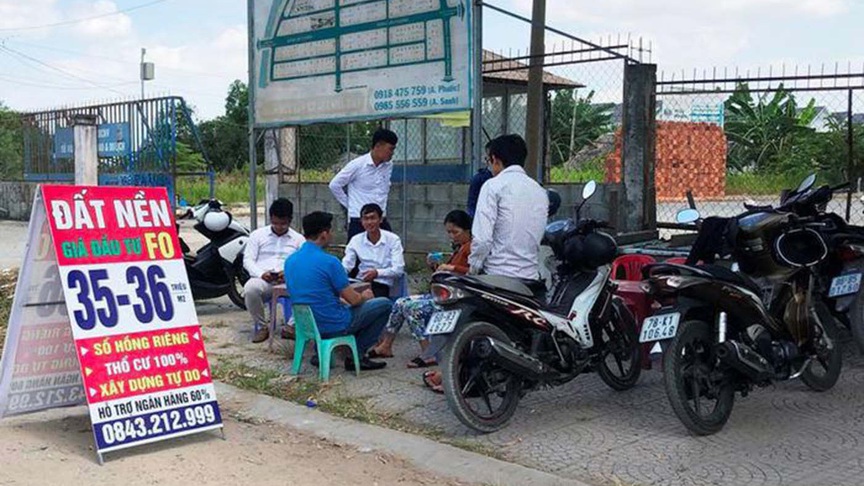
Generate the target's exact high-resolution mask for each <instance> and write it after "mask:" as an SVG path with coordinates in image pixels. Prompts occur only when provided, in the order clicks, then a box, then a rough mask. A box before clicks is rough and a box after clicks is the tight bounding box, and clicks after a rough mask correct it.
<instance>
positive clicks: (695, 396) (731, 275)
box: [639, 209, 842, 435]
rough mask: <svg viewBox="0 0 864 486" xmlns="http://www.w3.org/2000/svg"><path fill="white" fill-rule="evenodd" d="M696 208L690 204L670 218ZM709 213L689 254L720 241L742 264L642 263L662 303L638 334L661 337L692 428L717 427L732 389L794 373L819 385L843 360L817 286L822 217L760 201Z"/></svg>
mask: <svg viewBox="0 0 864 486" xmlns="http://www.w3.org/2000/svg"><path fill="white" fill-rule="evenodd" d="M698 218H699V213H698V211H696V210H694V209H688V210H685V211H682V212H680V213H679V216H678V221H679V223H689V222H694V221H696V220H697V219H698ZM710 223H711V224H709V221H708V220H705V221H704V222H703V224H702V225H701V227H700V234H699V235H698V236H697V240H696V243H694V246H693V249H692V251H691V254H690V256H689V257H688V262H693V261H697V260H701V261H704V262H713V260H714V258H715V256H716V253H715V251H716V249H717V248H721V247H724V246H725V247H728V248H730V249H731V256H732V258H733V259H734V260H735V261H736V262H737V263H738V264H739V265H740V269H741V271H740V272H733V271H731V270H730V269H729V268H726V267H723V266H719V265H713V264H705V265H699V266H689V265H671V264H657V265H652V266H649V267H648V268H646V270H645V272H646V276H647V277H648V278H647V280H646V282H645V284H644V285H645V290H646V291H647V292H648V293H650V294H651V295H652V297H653V298H654V299H655V300H656V301H658V302H660V303H661V304H662V305H664V307H663V308H662V309H661V310H659V311H658V312H656V313H655V314H654V315H653V316H651V317H649V318H648V319H646V320H645V322H644V323H643V326H642V330H641V334H640V339H639V340H640V342H655V341H657V342H659V343H660V344H661V345H662V348H663V351H664V357H663V360H664V361H663V374H664V384H665V388H666V394H667V396H668V398H669V402H670V404H671V405H672V409H673V410H674V412H675V414H676V415H677V416H678V418H679V419H680V420H681V422H682V423H683V424H684V425H685V426H686V427H687V429H688V430H689V431H690V432H692V433H694V434H697V435H708V434H713V433H716V432H718V431H719V430H721V429H722V428H723V426H724V425H725V424H726V421H727V420H728V418H729V416H730V414H731V413H732V406H733V404H734V396H735V393H736V392H738V393H740V394H741V395H742V396H746V395H747V394H748V393H749V392H750V391H751V390H752V389H753V388H754V387H757V386H758V387H763V386H767V385H770V384H772V383H774V382H776V381H781V380H789V379H794V378H799V377H800V378H801V381H802V382H803V383H804V384H805V385H807V386H808V387H810V388H811V389H813V390H816V391H824V390H828V389H830V388H831V387H833V386H834V384H835V383H836V382H837V380H838V378H839V376H840V371H841V368H842V357H841V349H840V346H839V344H838V342H837V327H836V322H835V320H834V318H833V316H832V314H831V312H830V311H829V309H828V308H827V306H826V305H825V303H824V301H823V300H822V299H821V298H819V296H818V294H816V293H815V289H817V288H818V283H817V281H818V278H819V277H818V266H819V265H820V264H821V263H822V262H824V261H825V259H826V258H827V257H828V253H829V251H828V246H827V244H826V242H825V239H824V237H823V235H822V234H821V233H820V230H821V229H823V228H824V226H823V224H822V222H821V221H820V220H819V219H818V218H816V217H801V216H798V215H796V214H794V213H791V212H782V211H779V210H776V209H764V210H750V211H748V212H747V213H745V214H743V215H739V216H737V217H734V218H714V219H713V220H712V221H711V222H710ZM718 223H719V224H718ZM717 240H725V241H723V242H722V243H723V244H717ZM706 242H707V243H706ZM712 242H713V244H708V243H712Z"/></svg>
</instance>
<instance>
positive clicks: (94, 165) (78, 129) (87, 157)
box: [72, 114, 99, 186]
mask: <svg viewBox="0 0 864 486" xmlns="http://www.w3.org/2000/svg"><path fill="white" fill-rule="evenodd" d="M96 120H97V118H96V115H84V114H79V115H75V116H73V117H72V137H73V140H74V144H75V151H74V155H75V184H76V185H78V186H98V185H99V152H98V147H97V138H98V137H97V135H98V131H99V127H98V126H97V125H96Z"/></svg>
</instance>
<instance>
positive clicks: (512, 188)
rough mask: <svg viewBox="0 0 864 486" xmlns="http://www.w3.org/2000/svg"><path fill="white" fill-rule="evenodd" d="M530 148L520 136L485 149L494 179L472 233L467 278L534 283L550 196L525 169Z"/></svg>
mask: <svg viewBox="0 0 864 486" xmlns="http://www.w3.org/2000/svg"><path fill="white" fill-rule="evenodd" d="M527 155H528V149H527V147H526V145H525V140H523V139H522V137H520V136H519V135H502V136H500V137H498V138H496V139H494V140H492V141H490V142H489V143H488V144H486V161H487V163H488V164H489V169H490V170H491V171H492V179H490V180H489V181H487V182H486V183H485V184H483V187H482V188H481V189H480V196H479V197H478V201H477V211H476V213H475V214H474V224H473V227H472V230H471V233H472V234H473V235H474V240H473V241H472V242H471V255H470V256H469V257H468V263H469V265H471V273H475V274H476V273H481V272H483V273H486V274H488V275H500V276H504V277H516V278H525V279H537V278H538V277H539V275H540V274H539V258H538V254H539V252H540V241H541V240H542V239H543V232H544V230H545V228H546V217H547V214H548V209H549V197H548V196H547V194H546V191H545V190H543V188H542V187H540V184H538V183H537V181H535V180H534V179H532V178H531V177H529V176H528V174H526V173H525V169H524V168H523V167H524V165H525V158H526V157H527Z"/></svg>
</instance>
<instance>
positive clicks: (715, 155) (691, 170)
mask: <svg viewBox="0 0 864 486" xmlns="http://www.w3.org/2000/svg"><path fill="white" fill-rule="evenodd" d="M655 181H656V184H657V199H658V200H661V201H663V200H681V199H684V197H685V193H686V192H687V190H688V189H689V190H692V191H693V195H694V196H695V197H696V198H699V199H705V198H719V197H723V196H725V194H726V134H724V133H723V129H722V128H721V127H719V126H717V125H712V124H710V123H690V122H668V121H658V122H657V166H656V169H655ZM606 182H609V183H620V182H621V131H620V130H619V131H618V132H617V133H616V134H615V150H614V151H613V152H612V153H610V154H609V156H608V157H606Z"/></svg>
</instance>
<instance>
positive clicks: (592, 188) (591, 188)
mask: <svg viewBox="0 0 864 486" xmlns="http://www.w3.org/2000/svg"><path fill="white" fill-rule="evenodd" d="M595 192H597V182H596V181H593V180H591V181H588V182H587V183H586V184H585V186H584V187H583V188H582V199H588V198H590V197H591V196H593V195H594V193H595Z"/></svg>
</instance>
